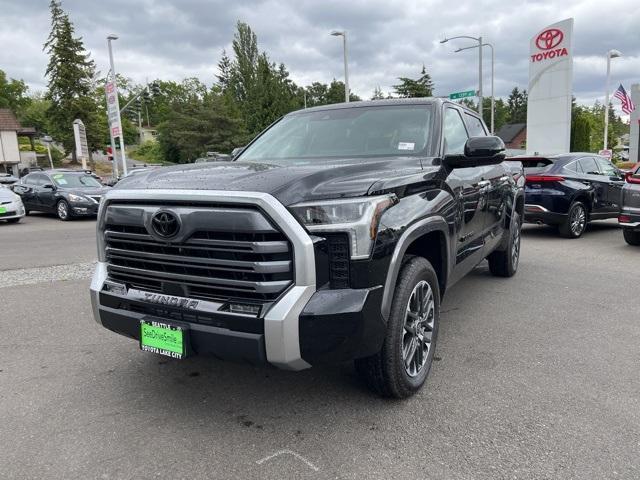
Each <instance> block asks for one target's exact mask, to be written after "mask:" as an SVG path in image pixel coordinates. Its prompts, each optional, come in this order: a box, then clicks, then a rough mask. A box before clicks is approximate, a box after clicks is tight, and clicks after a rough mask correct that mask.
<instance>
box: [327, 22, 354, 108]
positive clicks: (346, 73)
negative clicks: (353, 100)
mask: <svg viewBox="0 0 640 480" xmlns="http://www.w3.org/2000/svg"><path fill="white" fill-rule="evenodd" d="M331 35H333V36H334V37H342V51H343V54H344V101H345V103H349V93H350V90H349V62H348V60H347V57H348V54H347V31H346V30H343V31H338V30H333V31H332V32H331Z"/></svg>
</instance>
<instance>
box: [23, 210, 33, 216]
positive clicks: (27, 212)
mask: <svg viewBox="0 0 640 480" xmlns="http://www.w3.org/2000/svg"><path fill="white" fill-rule="evenodd" d="M30 213H31V212H30V211H29V210H27V209H26V208H25V209H24V216H25V217H28V216H29V214H30Z"/></svg>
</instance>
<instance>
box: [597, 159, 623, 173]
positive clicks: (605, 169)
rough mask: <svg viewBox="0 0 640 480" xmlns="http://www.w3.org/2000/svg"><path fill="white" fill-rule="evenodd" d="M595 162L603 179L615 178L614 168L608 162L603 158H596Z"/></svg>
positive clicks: (615, 171)
mask: <svg viewBox="0 0 640 480" xmlns="http://www.w3.org/2000/svg"><path fill="white" fill-rule="evenodd" d="M596 162H598V166H599V167H600V171H601V172H602V174H603V175H604V176H605V177H615V176H617V175H618V172H617V170H616V167H614V166H613V165H612V164H611V162H610V161H609V160H605V159H604V158H599V157H596Z"/></svg>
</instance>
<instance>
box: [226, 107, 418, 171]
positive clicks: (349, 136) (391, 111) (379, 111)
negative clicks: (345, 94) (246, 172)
mask: <svg viewBox="0 0 640 480" xmlns="http://www.w3.org/2000/svg"><path fill="white" fill-rule="evenodd" d="M430 133H431V105H425V104H422V105H390V106H378V107H376V106H372V107H356V108H341V109H336V110H320V111H315V112H304V111H302V112H299V113H295V114H292V115H288V116H286V117H284V118H283V119H282V120H280V121H279V122H278V123H276V124H275V125H274V126H273V127H271V128H270V129H269V130H267V131H266V132H265V133H264V134H263V135H262V136H261V137H259V138H258V139H257V140H256V141H255V142H254V143H252V144H251V145H249V146H248V147H247V148H246V149H245V150H244V151H243V152H242V154H241V155H240V156H239V157H238V158H239V160H240V161H255V162H261V161H274V160H275V161H283V163H316V162H319V161H321V160H319V159H330V158H340V157H362V156H366V157H371V156H407V155H419V154H425V152H426V150H427V147H428V145H429V138H430ZM288 159H295V161H293V162H292V161H288Z"/></svg>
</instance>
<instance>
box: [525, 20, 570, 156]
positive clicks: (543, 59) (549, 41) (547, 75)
mask: <svg viewBox="0 0 640 480" xmlns="http://www.w3.org/2000/svg"><path fill="white" fill-rule="evenodd" d="M572 37H573V18H568V19H566V20H563V21H561V22H558V23H554V24H553V25H549V26H548V27H545V28H543V29H542V30H540V31H539V32H538V33H536V34H535V35H534V36H533V37H531V40H530V42H529V88H528V102H527V153H528V154H535V153H544V154H554V153H566V152H569V151H570V147H571V101H572V93H573V88H572V87H573V85H572V84H573V48H572Z"/></svg>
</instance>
